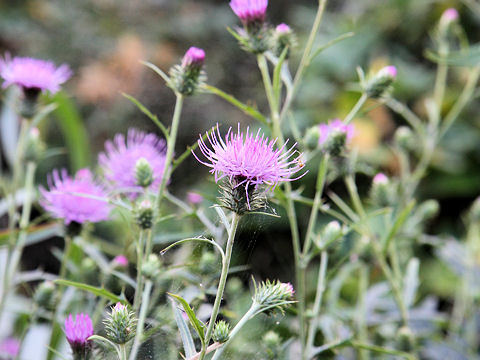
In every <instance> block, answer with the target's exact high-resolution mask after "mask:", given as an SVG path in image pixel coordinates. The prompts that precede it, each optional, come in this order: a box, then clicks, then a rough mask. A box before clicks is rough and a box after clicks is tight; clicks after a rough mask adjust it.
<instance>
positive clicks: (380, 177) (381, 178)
mask: <svg viewBox="0 0 480 360" xmlns="http://www.w3.org/2000/svg"><path fill="white" fill-rule="evenodd" d="M373 183H374V184H387V183H388V177H387V176H386V175H385V174H384V173H378V174H377V175H375V176H374V177H373Z"/></svg>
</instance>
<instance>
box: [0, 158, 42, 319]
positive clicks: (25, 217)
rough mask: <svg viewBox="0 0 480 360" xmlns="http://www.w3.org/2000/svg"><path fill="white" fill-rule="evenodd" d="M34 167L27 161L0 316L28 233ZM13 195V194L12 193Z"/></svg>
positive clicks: (0, 303) (5, 276)
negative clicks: (23, 197)
mask: <svg viewBox="0 0 480 360" xmlns="http://www.w3.org/2000/svg"><path fill="white" fill-rule="evenodd" d="M35 169H36V165H35V163H34V162H31V161H29V162H28V164H27V172H26V176H25V200H24V203H23V208H22V216H21V218H20V223H19V226H20V233H19V235H18V240H17V242H16V244H15V246H14V248H13V251H12V253H11V255H10V257H9V261H8V262H7V265H6V266H5V275H4V278H3V284H2V293H1V294H0V295H1V298H0V318H1V315H2V313H3V308H4V306H5V301H6V299H7V294H8V291H9V287H10V284H11V282H12V279H13V277H14V276H15V273H16V272H17V268H18V264H19V262H20V258H21V255H22V251H23V248H24V246H25V242H26V240H27V235H28V231H27V230H28V223H29V221H30V213H31V210H32V198H33V186H34V179H35ZM14 196H15V195H14Z"/></svg>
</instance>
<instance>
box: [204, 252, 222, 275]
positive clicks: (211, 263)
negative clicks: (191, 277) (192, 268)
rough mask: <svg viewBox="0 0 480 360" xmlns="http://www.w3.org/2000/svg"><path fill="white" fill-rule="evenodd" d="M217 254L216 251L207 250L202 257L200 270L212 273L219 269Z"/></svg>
mask: <svg viewBox="0 0 480 360" xmlns="http://www.w3.org/2000/svg"><path fill="white" fill-rule="evenodd" d="M217 264H218V261H217V256H216V255H215V253H213V252H210V251H206V252H204V253H203V254H202V257H201V258H200V271H202V272H203V273H211V272H214V271H215V270H216V269H217Z"/></svg>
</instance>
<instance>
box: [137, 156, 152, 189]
mask: <svg viewBox="0 0 480 360" xmlns="http://www.w3.org/2000/svg"><path fill="white" fill-rule="evenodd" d="M135 183H136V185H138V186H141V187H143V188H147V187H149V186H150V185H152V183H153V169H152V166H151V165H150V163H149V162H148V161H147V159H145V158H140V159H138V160H137V162H136V164H135Z"/></svg>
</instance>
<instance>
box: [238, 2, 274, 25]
mask: <svg viewBox="0 0 480 360" xmlns="http://www.w3.org/2000/svg"><path fill="white" fill-rule="evenodd" d="M267 6H268V0H231V1H230V7H231V8H232V10H233V12H234V13H235V14H236V15H237V16H238V17H239V18H240V20H241V21H242V23H243V24H244V25H248V24H251V23H263V22H264V21H265V15H266V13H267Z"/></svg>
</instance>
